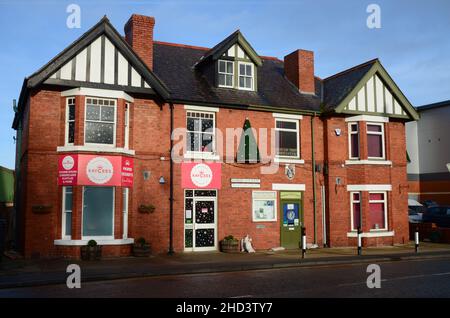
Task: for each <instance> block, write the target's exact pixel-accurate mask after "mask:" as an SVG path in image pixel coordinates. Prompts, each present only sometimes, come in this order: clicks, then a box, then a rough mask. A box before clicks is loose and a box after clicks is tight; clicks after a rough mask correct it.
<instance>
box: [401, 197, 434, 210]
mask: <svg viewBox="0 0 450 318" xmlns="http://www.w3.org/2000/svg"><path fill="white" fill-rule="evenodd" d="M409 200H410V199H408V202H409ZM422 203H423V205H424V206H425V207H427V208H429V207H432V206H437V205H438V204H437V202H436V201H433V200H425V201H423V202H422ZM408 205H409V204H408Z"/></svg>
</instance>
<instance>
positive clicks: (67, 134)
mask: <svg viewBox="0 0 450 318" xmlns="http://www.w3.org/2000/svg"><path fill="white" fill-rule="evenodd" d="M70 100H73V104H72V103H70V102H69V101H70ZM69 105H73V106H74V108H75V119H74V120H69ZM76 120H77V114H76V100H75V97H74V96H70V97H67V98H66V129H65V138H64V144H65V145H66V146H72V145H73V144H74V142H75V132H74V142H69V123H70V122H73V123H74V125H75V122H76ZM74 129H75V130H76V127H74Z"/></svg>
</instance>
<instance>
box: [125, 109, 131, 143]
mask: <svg viewBox="0 0 450 318" xmlns="http://www.w3.org/2000/svg"><path fill="white" fill-rule="evenodd" d="M124 125H125V135H124V139H125V140H124V149H129V148H130V103H125V112H124Z"/></svg>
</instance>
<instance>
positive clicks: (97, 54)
mask: <svg viewBox="0 0 450 318" xmlns="http://www.w3.org/2000/svg"><path fill="white" fill-rule="evenodd" d="M101 58H102V39H101V37H98V38H97V39H96V40H95V41H94V42H92V44H91V67H90V74H89V80H90V81H91V82H94V83H100V69H101Z"/></svg>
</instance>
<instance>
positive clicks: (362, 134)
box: [358, 121, 368, 160]
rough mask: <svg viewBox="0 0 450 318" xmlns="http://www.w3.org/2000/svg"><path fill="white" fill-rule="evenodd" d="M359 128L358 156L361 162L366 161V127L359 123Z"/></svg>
mask: <svg viewBox="0 0 450 318" xmlns="http://www.w3.org/2000/svg"><path fill="white" fill-rule="evenodd" d="M358 126H359V156H360V159H361V160H364V159H367V156H368V149H367V125H366V122H364V121H360V122H359V123H358Z"/></svg>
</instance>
